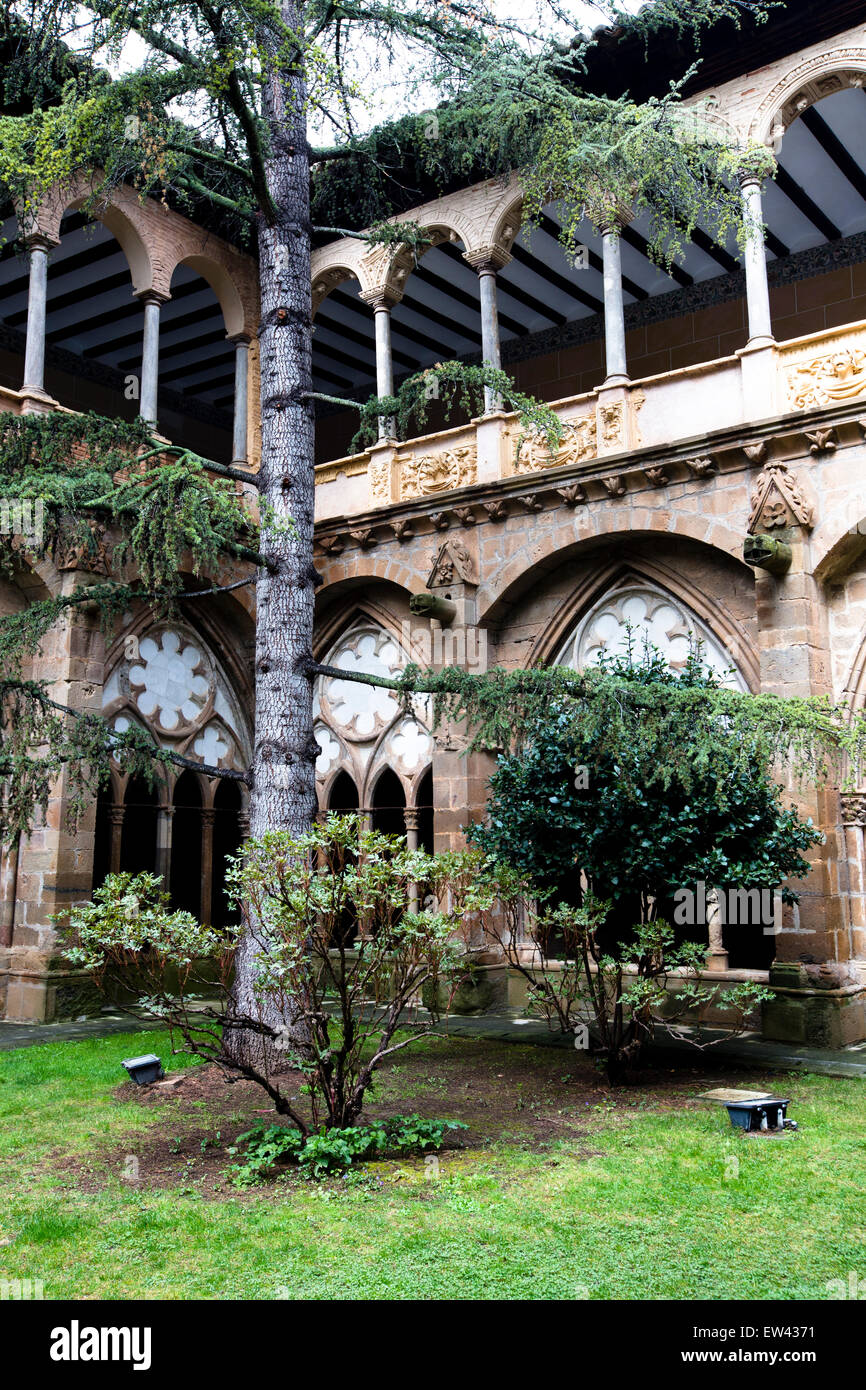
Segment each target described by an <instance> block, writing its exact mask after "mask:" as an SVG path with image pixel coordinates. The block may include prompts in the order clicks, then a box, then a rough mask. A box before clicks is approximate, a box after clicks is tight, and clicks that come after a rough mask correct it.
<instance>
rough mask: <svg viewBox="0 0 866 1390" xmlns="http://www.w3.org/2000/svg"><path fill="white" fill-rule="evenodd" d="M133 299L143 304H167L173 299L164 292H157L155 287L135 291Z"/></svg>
mask: <svg viewBox="0 0 866 1390" xmlns="http://www.w3.org/2000/svg"><path fill="white" fill-rule="evenodd" d="M132 297H133V299H138V300H140V302H141V303H142V304H156V305H161V304H167V303H168V301H169V300H170V299H171V295H170V294H163V292H162V290H155V289H153V287H151V288H150V289H147V290H133V292H132Z"/></svg>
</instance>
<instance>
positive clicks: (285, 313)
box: [226, 3, 319, 1067]
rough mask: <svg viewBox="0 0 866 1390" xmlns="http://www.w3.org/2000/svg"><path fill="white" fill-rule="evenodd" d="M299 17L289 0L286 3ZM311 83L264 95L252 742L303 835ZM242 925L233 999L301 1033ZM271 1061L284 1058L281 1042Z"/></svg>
mask: <svg viewBox="0 0 866 1390" xmlns="http://www.w3.org/2000/svg"><path fill="white" fill-rule="evenodd" d="M282 14H283V19H284V21H285V22H286V23H287V24H288V25H290V26H292V27H295V26H297V25H298V24H299V16H298V13H297V10H296V9H295V7H294V5H293V4H289V3H284V4H283V6H282ZM305 98H306V89H305V82H304V79H303V76H302V74H290V73H286V72H284V71H283V72H276V73H275V72H273V71H272V73H271V77H270V80H269V81H268V83H267V86H266V88H265V94H264V111H265V116H266V119H267V121H268V124H269V127H270V140H271V147H270V151H269V154H268V160H267V178H268V187H269V191H270V195H271V199H272V201H273V205H274V209H275V214H274V217H273V220H270V219H269V217H267V216H261V217H260V222H259V277H260V283H261V328H260V330H259V342H260V346H259V353H260V361H261V413H262V458H261V470H260V472H259V496H260V500H261V511H262V523H263V532H262V537H261V549H262V552H263V553H264V554H265V555H266V556H267V557H269V558H270V559H272V560H274V561H275V562H276V563H277V565H278V569H277V572H276V573H273V572H270V571H266V570H262V571H261V573H260V577H259V580H258V584H257V588H256V605H257V608H256V671H255V692H256V695H255V698H256V712H255V746H254V753H253V768H252V772H253V788H252V798H251V807H250V830H251V834H252V835H253V836H254V837H257V836H260V835H262V834H264V833H265V831H268V830H289V831H291V832H292V833H293V834H300V833H303V832H304V831H306V830H308V829H309V828H310V825H311V823H312V820H313V816H314V814H315V811H316V805H317V802H316V784H315V760H316V757H317V756H318V751H319V750H318V747H317V746H316V743H315V740H314V737H313V702H312V683H311V679H310V676H309V674H308V672H307V669H306V665H307V662H308V660H309V658H310V656H311V655H312V640H313V610H314V601H315V590H314V585H313V580H314V577H315V571H314V568H313V508H314V500H315V475H314V421H313V405H312V402H311V401H310V400H309V399H307V398H306V396H305V393H307V392H309V391H310V390H311V389H312V325H311V287H310V195H309V165H308V156H307V131H306V113H305ZM255 934H256V926H255V924H253V934H252V935H247V937H246V938H245V940H244V942H243V944H242V946H241V949H240V950H239V952H238V956H237V960H236V969H235V984H234V1007H235V1010H236V1012H237V1013H238V1014H241V1013H249V1012H252V1013H254V1014H256V1015H257V1016H261V1017H263V1019H264V1021H265V1022H267V1023H269V1024H270V1025H271V1026H272V1027H280V1026H281V1025H287V1026H288V1027H289V1028H290V1029H291V1030H292V1031H293V1033H294V1035H295V1036H297V1037H299V1039H302V1037H303V1033H302V1030H301V1029H300V1028H299V1027H298V1026H297V1025H295V1026H294V1027H293V1019H292V1017H291V1010H289V1016H288V1017H284V1016H283V1014H282V1013H281V1011H280V1010H279V1008H278V1007H277V1006H276V1005H275V1004H269V1005H266V1006H265V1007H264V1008H263V1007H262V1004H261V1002H260V1001H256V999H255V995H254V990H253V984H254V977H255V958H256V955H257V952H258V950H259V949H260V948H259V946H258V945H257V944H256V941H255ZM226 1047H227V1051H228V1052H229V1055H230V1056H232V1057H234V1058H236V1059H237V1058H239V1057H241V1056H243V1057H244V1058H245V1059H246V1060H255V1062H256V1063H257V1064H258V1065H261V1062H262V1056H263V1041H262V1038H261V1036H257V1035H256V1034H255V1033H254V1032H252V1031H250V1030H246V1031H239V1032H235V1033H234V1034H233V1035H230V1036H229V1037H228V1039H227V1043H226ZM266 1051H267V1052H268V1053H270V1054H271V1055H270V1056H269V1057H268V1061H269V1064H270V1066H271V1067H273V1065H274V1064H277V1065H278V1064H279V1063H280V1062H282V1061H283V1060H284V1059H283V1055H282V1053H280V1051H279V1050H277V1051H276V1052H275V1053H274V1052H273V1051H272V1049H270V1048H267V1049H266Z"/></svg>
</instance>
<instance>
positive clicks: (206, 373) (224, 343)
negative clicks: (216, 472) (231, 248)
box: [159, 265, 235, 463]
mask: <svg viewBox="0 0 866 1390" xmlns="http://www.w3.org/2000/svg"><path fill="white" fill-rule="evenodd" d="M234 386H235V349H234V345H233V344H232V343H230V342H229V341H228V339H227V338H226V325H225V317H224V314H223V309H222V306H221V304H220V302H219V300H218V298H217V296H216V294H215V293H214V291H213V289H212V288H211V286H210V285H209V284H208V282H207V280H205V279H204V277H203V276H202V275H200V274H199V273H198V272H197V271H196V270H195V269H193V268H192V267H190V266H187V265H179V266H177V267H176V268H175V271H174V274H173V275H172V278H171V299H170V300H169V301H168V303H167V304H164V305H163V306H162V308H161V310H160V324H159V426H160V430H161V432H162V433H163V434H165V435H167V436H168V438H170V439H171V440H172V442H173V443H175V444H185V445H188V446H189V448H191V449H195V450H196V452H197V453H200V454H203V455H204V456H205V457H206V458H212V459H214V460H215V461H216V462H217V463H227V462H229V460H230V458H231V445H232V418H233V407H234Z"/></svg>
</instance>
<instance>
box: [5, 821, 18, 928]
mask: <svg viewBox="0 0 866 1390" xmlns="http://www.w3.org/2000/svg"><path fill="white" fill-rule="evenodd" d="M18 846H19V841H18V839H17V837H16V839H14V840H12V841H11V843H9V844H6V845H4V846H3V849H2V850H0V946H11V945H12V928H13V926H14V925H15V894H16V892H17V888H18Z"/></svg>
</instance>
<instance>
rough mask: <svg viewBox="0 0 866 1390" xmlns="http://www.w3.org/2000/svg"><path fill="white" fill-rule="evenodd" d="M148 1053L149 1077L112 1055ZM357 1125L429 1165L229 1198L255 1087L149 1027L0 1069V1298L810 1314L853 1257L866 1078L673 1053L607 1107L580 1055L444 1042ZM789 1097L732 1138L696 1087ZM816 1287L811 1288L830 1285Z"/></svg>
mask: <svg viewBox="0 0 866 1390" xmlns="http://www.w3.org/2000/svg"><path fill="white" fill-rule="evenodd" d="M147 1052H155V1053H157V1054H158V1055H159V1056H160V1057H161V1059H162V1061H163V1063H164V1064H165V1066H166V1069H167V1074H166V1078H165V1082H163V1083H161V1084H158V1085H155V1086H150V1087H144V1088H137V1087H135V1086H134V1085H133V1083H132V1082H131V1081H129V1080H124V1072H123V1069H122V1067H121V1061H122V1059H124V1058H128V1057H130V1056H134V1055H136V1054H140V1053H147ZM376 1075H377V1080H376V1084H375V1086H374V1089H373V1090H372V1092H371V1093H370V1094H369V1096H368V1100H367V1102H366V1104H365V1107H364V1119H365V1120H366V1121H368V1122H369V1121H374V1120H377V1119H379V1120H385V1119H388V1118H389V1117H392V1116H394V1115H416V1114H417V1115H420V1116H421V1117H422V1118H425V1117H426V1118H428V1119H432V1118H436V1119H441V1120H449V1121H453V1122H459V1124H461V1125H465V1126H466V1128H465V1129H464V1128H459V1129H458V1128H455V1129H453V1130H449V1131H448V1132H447V1134H446V1136H445V1138H444V1141H443V1147H442V1148H441V1149H440V1150H439V1151H438V1152H437V1153H435V1154H434V1153H430V1152H427V1153H420V1154H418V1155H416V1156H405V1155H401V1156H399V1157H397V1158H386V1159H380V1160H378V1161H374V1162H370V1163H362V1164H358V1165H352V1166H351V1167H350V1168H349V1169H348V1171H347V1172H345V1173H342V1174H339V1175H334V1176H330V1177H325V1178H324V1179H322V1180H321V1181H316V1180H311V1179H308V1178H304V1177H302V1176H301V1175H300V1173H299V1171H298V1169H297V1167H296V1166H294V1165H287V1164H278V1165H277V1166H276V1168H275V1169H274V1170H273V1171H271V1172H270V1173H268V1174H266V1175H264V1176H263V1177H262V1178H261V1180H260V1181H257V1182H254V1183H252V1184H247V1185H241V1186H239V1185H237V1183H238V1179H237V1174H236V1172H235V1171H234V1170H235V1169H236V1168H237V1166H238V1160H239V1157H240V1155H239V1153H238V1152H232V1150H236V1148H237V1145H236V1142H235V1141H236V1140H237V1138H238V1136H239V1135H241V1134H243V1133H245V1132H248V1131H249V1130H250V1129H252V1128H253V1127H254V1126H256V1125H259V1124H263V1123H264V1124H268V1125H270V1124H271V1123H273V1122H274V1121H275V1120H278V1119H279V1117H278V1116H275V1113H274V1111H273V1109H272V1108H271V1107H268V1106H267V1097H265V1096H264V1095H263V1093H262V1091H261V1088H260V1087H257V1086H255V1085H253V1084H251V1083H249V1082H247V1081H243V1080H241V1081H236V1082H234V1083H233V1084H228V1083H227V1081H226V1080H225V1079H224V1077H223V1075H222V1074H221V1073H220V1072H219V1071H218V1069H217V1068H216V1067H214V1066H213V1065H210V1064H207V1063H203V1062H201V1061H200V1060H199V1059H196V1058H192V1057H187V1056H176V1057H173V1056H172V1055H171V1050H170V1044H169V1038H168V1034H167V1033H166V1032H162V1031H158V1030H155V1031H154V1030H151V1031H147V1032H143V1033H130V1034H119V1035H114V1036H111V1037H100V1038H93V1039H87V1040H83V1041H79V1042H61V1043H52V1044H48V1045H35V1046H30V1047H26V1048H20V1049H17V1050H11V1051H6V1052H3V1053H0V1279H3V1280H22V1279H31V1280H41V1281H42V1284H43V1286H44V1295H45V1297H46V1298H49V1299H118V1298H119V1299H130V1298H142V1299H190V1298H204V1299H231V1298H242V1299H263V1300H270V1299H322V1300H327V1299H345V1298H360V1299H395V1298H396V1299H422V1300H423V1299H444V1298H458V1299H460V1298H470V1299H487V1300H489V1299H528V1300H541V1299H549V1298H556V1299H590V1300H593V1299H601V1300H606V1299H634V1300H655V1299H677V1300H684V1299H702V1300H707V1299H713V1300H716V1299H721V1298H734V1299H762V1300H763V1299H773V1298H780V1299H800V1300H806V1299H818V1300H823V1299H828V1298H831V1297H833V1294H832V1289H833V1288H834V1287H836V1286H834V1284H833V1282H832V1281H838V1280H842V1281H845V1280H847V1279H848V1275H849V1271H851V1270H857V1269H858V1268H859V1266H860V1264H861V1263H862V1249H863V1242H864V1239H866V1196H864V1192H863V1184H862V1173H863V1169H864V1163H866V1107H864V1105H863V1084H864V1083H863V1081H862V1080H861V1079H853V1078H852V1079H847V1078H839V1077H832V1076H818V1075H809V1074H804V1073H799V1072H798V1073H790V1074H780V1073H778V1072H774V1073H771V1074H763V1073H761V1072H758V1071H755V1070H749V1071H744V1070H741V1069H737V1068H734V1067H732V1065H731V1064H730V1062H726V1063H724V1064H723V1063H722V1062H721V1060H719V1059H714V1058H713V1057H712V1055H711V1054H706V1053H703V1054H695V1055H691V1054H689V1055H688V1058H687V1060H684V1061H683V1062H682V1063H681V1064H680V1066H679V1067H678V1068H677V1069H676V1070H670V1069H664V1070H662V1069H660V1068H659V1066H657V1065H656V1064H655V1061H654V1059H652V1058H651V1059H650V1065H649V1066H648V1067H647V1068H646V1071H645V1075H644V1078H643V1083H642V1084H641V1085H640V1086H619V1087H611V1086H610V1085H609V1083H608V1081H607V1079H606V1077H605V1074H604V1072H603V1070H599V1068H598V1067H597V1065H596V1064H595V1063H594V1061H593V1059H592V1058H591V1057H589V1056H588V1055H586V1054H580V1055H578V1054H576V1053H575V1051H574V1050H573V1049H571V1048H563V1047H556V1046H546V1047H545V1046H522V1045H520V1044H512V1043H505V1042H494V1041H486V1040H483V1039H480V1038H469V1037H463V1036H434V1037H427V1038H423V1039H419V1040H418V1041H417V1042H416V1043H415V1044H414V1045H413V1046H412V1047H411V1048H407V1049H406V1050H405V1051H402V1052H399V1053H397V1054H395V1055H394V1056H392V1057H391V1058H389V1059H386V1061H385V1062H384V1063H383V1065H382V1067H381V1068H380V1070H379V1071H378V1072H377V1074H376ZM725 1085H727V1086H734V1087H740V1088H743V1087H745V1088H749V1089H755V1090H765V1091H771V1092H773V1093H774V1094H781V1095H784V1096H790V1097H791V1098H792V1105H791V1108H790V1113H791V1114H792V1115H793V1116H794V1117H795V1118H796V1119H797V1121H798V1124H799V1129H798V1130H797V1131H796V1132H784V1133H778V1134H774V1133H770V1134H763V1135H762V1134H754V1135H745V1134H742V1133H741V1132H738V1131H735V1130H734V1129H733V1128H732V1126H731V1124H730V1122H729V1120H728V1116H727V1113H726V1111H725V1108H724V1106H723V1105H721V1104H719V1103H718V1102H717V1101H715V1102H714V1101H709V1100H705V1099H702V1098H701V1093H702V1092H705V1091H707V1090H709V1089H712V1088H716V1087H720V1086H725ZM828 1285H829V1289H828Z"/></svg>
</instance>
